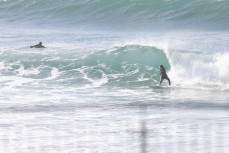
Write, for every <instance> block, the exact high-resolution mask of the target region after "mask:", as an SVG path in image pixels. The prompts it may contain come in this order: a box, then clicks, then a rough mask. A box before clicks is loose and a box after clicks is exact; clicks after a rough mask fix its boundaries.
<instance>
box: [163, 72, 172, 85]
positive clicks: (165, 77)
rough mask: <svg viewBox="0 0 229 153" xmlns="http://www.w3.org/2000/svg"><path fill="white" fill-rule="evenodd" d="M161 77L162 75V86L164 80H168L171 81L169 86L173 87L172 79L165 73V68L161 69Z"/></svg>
mask: <svg viewBox="0 0 229 153" xmlns="http://www.w3.org/2000/svg"><path fill="white" fill-rule="evenodd" d="M160 75H161V81H160V84H161V83H162V81H163V80H164V79H166V80H168V81H169V85H171V83H170V79H169V77H168V76H167V74H166V71H165V69H164V68H161V73H160Z"/></svg>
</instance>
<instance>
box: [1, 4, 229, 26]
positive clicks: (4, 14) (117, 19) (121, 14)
mask: <svg viewBox="0 0 229 153" xmlns="http://www.w3.org/2000/svg"><path fill="white" fill-rule="evenodd" d="M228 16H229V1H227V0H192V1H190V0H117V1H111V0H71V1H56V0H18V1H15V0H4V1H0V22H1V23H15V22H17V23H27V24H29V25H30V24H31V25H37V26H39V25H47V26H63V25H64V26H72V27H76V28H80V27H94V28H95V27H96V28H111V29H123V28H125V29H126V30H127V29H132V30H136V29H151V30H155V29H170V28H173V29H174V28H178V29H180V28H196V29H220V30H225V29H228V27H229V18H228Z"/></svg>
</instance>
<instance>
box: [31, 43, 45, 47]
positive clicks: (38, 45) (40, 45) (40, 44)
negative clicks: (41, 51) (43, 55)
mask: <svg viewBox="0 0 229 153" xmlns="http://www.w3.org/2000/svg"><path fill="white" fill-rule="evenodd" d="M30 48H45V46H43V45H42V42H40V43H39V44H37V45H34V46H30Z"/></svg>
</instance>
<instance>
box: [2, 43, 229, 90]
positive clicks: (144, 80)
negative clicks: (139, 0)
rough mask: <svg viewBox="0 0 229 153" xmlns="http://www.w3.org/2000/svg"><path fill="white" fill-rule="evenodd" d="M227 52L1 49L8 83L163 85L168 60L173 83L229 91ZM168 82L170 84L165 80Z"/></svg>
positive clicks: (4, 78) (132, 48)
mask: <svg viewBox="0 0 229 153" xmlns="http://www.w3.org/2000/svg"><path fill="white" fill-rule="evenodd" d="M228 58H229V54H228V53H222V52H221V53H213V52H210V53H199V52H187V51H166V50H162V49H158V48H155V47H151V46H140V45H126V46H121V47H114V48H111V49H107V50H101V51H95V52H94V51H92V52H90V53H87V54H85V53H83V54H81V55H80V54H79V53H75V52H63V53H62V52H48V53H47V52H45V53H44V52H37V53H36V52H34V50H33V51H32V52H22V51H21V52H15V51H7V50H5V51H2V52H1V56H0V61H1V63H0V72H1V82H2V84H5V85H6V86H9V85H10V86H14V85H15V84H14V83H16V82H17V84H16V86H18V83H19V85H24V84H25V85H26V84H34V83H36V84H47V85H51V84H54V85H55V84H56V85H61V86H63V85H64V86H65V85H66V86H69V85H70V86H77V87H100V86H112V87H114V86H116V87H137V88H138V87H145V86H146V87H148V86H150V85H153V86H154V85H158V83H159V79H160V76H159V65H160V64H162V63H163V65H164V66H165V67H166V70H167V72H168V75H169V77H170V78H171V80H172V84H173V86H174V87H191V88H205V89H217V90H224V89H225V90H227V88H228V77H229V71H228V69H227V68H228V67H229V62H228ZM164 84H167V82H166V81H164Z"/></svg>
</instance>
